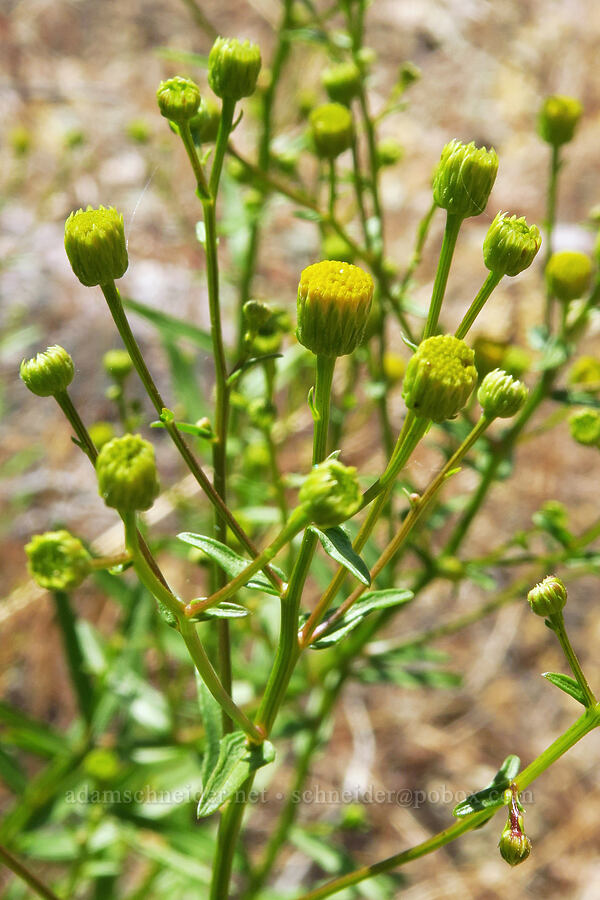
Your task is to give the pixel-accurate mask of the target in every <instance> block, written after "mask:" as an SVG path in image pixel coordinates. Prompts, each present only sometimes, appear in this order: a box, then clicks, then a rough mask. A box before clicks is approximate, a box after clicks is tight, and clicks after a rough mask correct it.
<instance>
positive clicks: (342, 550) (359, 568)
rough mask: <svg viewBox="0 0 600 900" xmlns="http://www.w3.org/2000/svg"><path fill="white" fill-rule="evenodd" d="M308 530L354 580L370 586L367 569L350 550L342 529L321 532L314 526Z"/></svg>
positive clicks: (347, 538) (362, 561) (348, 540)
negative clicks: (350, 573)
mask: <svg viewBox="0 0 600 900" xmlns="http://www.w3.org/2000/svg"><path fill="white" fill-rule="evenodd" d="M310 530H311V531H312V532H313V534H316V536H317V537H318V538H319V540H320V542H321V546H322V547H323V550H324V551H325V553H327V555H328V556H330V557H331V558H332V559H334V560H335V561H336V562H337V563H339V564H340V565H341V566H344V568H345V569H348V571H349V572H352V574H353V575H354V577H355V578H358V580H359V581H361V582H362V583H363V584H366V585H369V584H371V575H370V573H369V567H368V566H367V564H366V563H365V562H364V560H362V559H361V558H360V556H359V555H358V553H357V552H356V551H355V550H354V549H353V548H352V542H351V540H350V538H349V537H348V535H347V534H346V532H345V531H344V529H343V528H341V527H340V526H339V525H337V526H336V527H335V528H326V529H325V531H321V530H320V529H319V528H317V527H316V525H311V526H310Z"/></svg>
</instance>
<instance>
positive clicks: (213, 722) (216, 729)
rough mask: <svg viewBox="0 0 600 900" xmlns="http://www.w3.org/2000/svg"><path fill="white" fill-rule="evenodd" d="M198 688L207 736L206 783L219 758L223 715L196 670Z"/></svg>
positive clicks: (204, 775)
mask: <svg viewBox="0 0 600 900" xmlns="http://www.w3.org/2000/svg"><path fill="white" fill-rule="evenodd" d="M196 689H197V692H198V706H199V707H200V715H201V717H202V722H203V724H204V736H205V743H204V756H203V757H202V768H201V770H200V777H201V779H202V784H206V783H207V781H208V779H209V777H210V773H211V772H212V771H213V769H214V768H215V766H216V764H217V760H218V758H219V749H220V748H219V744H220V741H221V738H222V737H223V717H222V715H221V707H220V706H219V704H218V703H217V701H216V700H215V698H214V697H213V695H212V694H211V692H210V691H209V690H208V688H207V687H206V685H205V684H204V682H203V681H202V679H201V678H200V675H199V674H198V672H196Z"/></svg>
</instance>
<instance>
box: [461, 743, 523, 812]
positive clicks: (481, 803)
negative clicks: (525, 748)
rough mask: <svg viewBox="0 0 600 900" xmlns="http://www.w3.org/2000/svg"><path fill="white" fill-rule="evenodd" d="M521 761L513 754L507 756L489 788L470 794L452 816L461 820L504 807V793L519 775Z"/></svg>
mask: <svg viewBox="0 0 600 900" xmlns="http://www.w3.org/2000/svg"><path fill="white" fill-rule="evenodd" d="M520 767H521V760H520V759H519V757H518V756H515V755H514V754H511V755H510V756H507V757H506V759H505V760H504V762H503V763H502V765H501V766H500V768H499V769H498V771H497V772H496V774H495V775H494V777H493V778H492V780H491V781H490V783H489V784H488V785H487V787H484V788H483V789H482V790H480V791H477V792H476V793H475V794H470V795H469V796H468V797H467V798H466V799H465V800H463V801H462V803H459V804H458V805H457V806H455V807H454V809H453V810H452V815H453V816H456V818H458V819H460V818H462V816H468V815H470V814H471V813H473V812H481V810H482V809H495V808H497V807H500V806H504V792H505V790H506V789H507V788H508V787H509V786H510V783H511V781H513V780H514V779H515V778H516V777H517V775H518V774H519V769H520Z"/></svg>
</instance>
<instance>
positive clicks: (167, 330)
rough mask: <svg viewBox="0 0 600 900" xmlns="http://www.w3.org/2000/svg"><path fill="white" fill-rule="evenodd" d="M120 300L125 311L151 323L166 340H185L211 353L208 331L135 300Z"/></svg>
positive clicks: (210, 339)
mask: <svg viewBox="0 0 600 900" xmlns="http://www.w3.org/2000/svg"><path fill="white" fill-rule="evenodd" d="M122 299H123V306H124V307H125V309H127V310H130V311H131V312H133V313H136V314H137V315H138V316H142V318H144V319H146V320H147V321H148V322H151V323H152V324H153V325H154V326H155V327H156V328H157V329H158V331H159V332H160V334H161V335H162V337H163V338H165V339H166V340H174V339H177V338H187V339H188V340H189V341H191V342H192V343H193V344H195V345H196V346H197V347H200V349H201V350H206V351H207V352H210V353H212V349H213V347H212V338H211V336H210V333H209V332H208V331H203V329H202V328H198V327H197V326H196V325H192V324H191V323H190V322H186V321H184V320H183V319H178V318H177V317H176V316H171V315H169V314H168V313H165V312H161V311H160V310H158V309H153V308H152V307H151V306H146V305H145V304H144V303H139V302H138V301H137V300H132V299H131V297H123V298H122Z"/></svg>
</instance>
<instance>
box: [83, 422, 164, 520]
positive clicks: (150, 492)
mask: <svg viewBox="0 0 600 900" xmlns="http://www.w3.org/2000/svg"><path fill="white" fill-rule="evenodd" d="M96 475H97V477H98V492H99V494H100V496H101V497H102V498H103V499H104V502H105V503H106V505H107V506H111V507H113V508H114V509H119V510H123V511H133V510H141V509H149V508H150V507H151V506H152V504H153V503H154V501H155V500H156V498H157V496H158V494H159V492H160V486H159V483H158V476H157V473H156V463H155V460H154V448H153V446H152V444H150V443H149V441H145V440H144V439H143V438H142V437H140V435H139V434H126V435H124V436H123V437H118V438H114V439H113V440H112V441H109V443H108V444H105V445H104V447H103V448H102V450H101V451H100V453H99V454H98V460H97V462H96Z"/></svg>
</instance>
